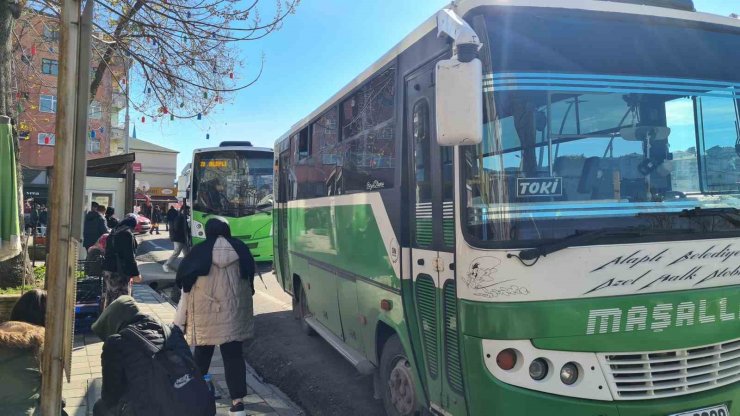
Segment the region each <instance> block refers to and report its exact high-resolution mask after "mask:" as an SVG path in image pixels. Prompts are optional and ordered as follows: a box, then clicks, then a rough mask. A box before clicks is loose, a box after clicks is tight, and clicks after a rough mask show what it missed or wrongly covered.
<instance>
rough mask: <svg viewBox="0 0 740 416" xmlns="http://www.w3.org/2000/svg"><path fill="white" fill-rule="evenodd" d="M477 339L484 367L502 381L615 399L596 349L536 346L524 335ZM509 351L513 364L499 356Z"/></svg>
mask: <svg viewBox="0 0 740 416" xmlns="http://www.w3.org/2000/svg"><path fill="white" fill-rule="evenodd" d="M479 342H481V347H482V353H483V362H484V363H485V366H486V369H487V370H488V372H489V373H490V374H491V375H492V376H493V377H494V378H496V379H497V380H499V381H501V382H503V383H506V384H510V385H512V386H517V387H521V388H524V389H529V390H534V391H541V392H544V393H550V394H556V395H559V396H564V397H576V398H580V399H589V400H602V401H613V400H615V397H614V396H612V392H611V385H610V384H609V381H607V376H606V375H605V373H604V370H603V369H602V368H603V366H602V365H601V364H600V362H599V357H598V355H597V354H596V353H593V352H583V351H558V350H545V349H540V348H537V347H535V346H534V345H533V344H532V341H531V340H528V339H520V340H511V339H507V340H498V339H484V340H481V341H479ZM511 352H515V353H516V361H517V364H514V365H513V366H511V360H510V359H503V358H507V357H508V356H510V355H511ZM500 364H503V365H500ZM510 367H511V368H510Z"/></svg>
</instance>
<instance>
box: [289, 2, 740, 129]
mask: <svg viewBox="0 0 740 416" xmlns="http://www.w3.org/2000/svg"><path fill="white" fill-rule="evenodd" d="M450 6H452V7H453V8H454V10H455V12H456V13H457V14H458V15H460V16H465V14H467V13H468V12H469V11H471V10H473V9H475V8H477V7H481V6H510V7H543V8H561V9H578V10H590V11H600V12H608V13H625V14H634V15H642V16H656V17H667V18H672V19H680V20H687V21H692V22H705V23H711V24H716V25H725V26H734V27H737V28H740V19H735V18H732V17H725V16H719V15H714V14H710V13H703V12H690V11H685V10H678V9H671V8H667V7H658V6H646V5H640V4H630V3H618V2H616V1H608V0H460V1H457V2H453V3H451V5H450ZM450 6H447V7H446V8H449V7H450ZM436 27H437V16H436V14H435V15H433V16H432V17H430V18H429V19H427V20H426V21H425V22H424V23H422V24H421V26H419V27H417V28H416V29H415V30H414V31H412V32H411V33H410V34H408V35H407V36H406V37H405V38H404V39H403V40H401V41H400V42H399V43H398V44H396V46H394V47H393V48H392V49H391V50H390V51H388V52H386V53H385V54H384V55H383V56H382V57H381V58H380V59H378V60H377V61H375V63H373V64H372V65H370V67H368V68H367V69H366V70H365V71H363V72H362V73H361V74H360V75H358V76H357V77H355V79H353V80H352V81H350V82H349V83H348V84H347V85H346V86H345V87H344V88H342V89H341V90H340V91H339V92H337V93H336V94H334V95H333V96H332V97H331V98H329V99H328V100H327V101H326V102H324V103H323V104H322V105H321V106H320V107H319V108H318V109H316V110H315V111H313V112H312V113H311V114H309V115H308V116H307V117H305V118H303V119H301V120H299V121H298V122H297V123H295V124H293V126H292V127H291V128H290V130H288V131H287V132H286V133H285V134H283V135H282V136H280V137H279V138H278V139H277V140H276V141H275V144H279V143H282V142H283V141H284V140H286V139H287V138H289V137H290V136H292V135H294V134H296V133H297V132H298V131H299V130H300V129H301V128H303V127H304V126H305V125H306V124H307V123H310V122H311V121H312V120H313V119H314V118H316V117H318V116H319V115H321V114H323V113H324V111H326V110H327V109H328V108H329V107H331V106H332V105H334V104H335V103H336V102H337V101H338V100H339V99H341V98H342V97H344V96H345V95H347V94H349V93H350V92H351V91H352V90H353V89H354V88H356V87H358V86H360V85H361V84H362V83H364V82H365V81H366V80H367V79H368V78H370V77H371V76H372V75H374V74H375V73H376V72H377V71H379V70H380V69H381V68H383V67H384V66H386V65H387V64H389V63H390V62H391V61H393V60H394V59H395V58H396V57H397V56H398V55H400V54H401V53H402V52H403V51H405V50H406V49H408V48H409V47H410V46H411V45H413V44H414V43H416V42H417V41H419V40H420V39H421V38H422V37H424V36H425V35H427V34H428V33H429V32H431V31H433V30H434V29H435V28H436Z"/></svg>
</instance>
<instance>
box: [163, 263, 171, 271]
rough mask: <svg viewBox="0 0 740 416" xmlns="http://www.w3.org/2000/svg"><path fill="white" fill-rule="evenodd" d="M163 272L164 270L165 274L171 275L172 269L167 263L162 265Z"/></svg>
mask: <svg viewBox="0 0 740 416" xmlns="http://www.w3.org/2000/svg"><path fill="white" fill-rule="evenodd" d="M162 270H164V272H165V273H171V272H172V269H170V266H168V265H167V263H165V264H163V265H162Z"/></svg>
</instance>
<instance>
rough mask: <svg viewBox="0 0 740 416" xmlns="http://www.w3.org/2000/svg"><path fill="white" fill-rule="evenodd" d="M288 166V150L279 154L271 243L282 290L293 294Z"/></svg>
mask: <svg viewBox="0 0 740 416" xmlns="http://www.w3.org/2000/svg"><path fill="white" fill-rule="evenodd" d="M289 165H290V150H286V151H284V152H282V153H280V156H279V159H278V167H277V168H278V169H277V172H275V173H276V174H277V185H278V186H277V187H276V190H277V198H276V201H277V204H276V205H275V208H276V209H275V216H276V218H274V223H273V227H275V229H277V230H278V232H277V233H275V232H273V235H274V236H277V238H276V239H275V241H274V243H273V247H274V249H273V251H274V257H275V259H274V261H275V270H276V272H277V273H278V279H280V282H281V283H282V286H283V288H285V289H288V290H290V292H292V293H295V292H293V279H291V278H290V273H289V271H288V270H289V267H288V233H289V232H290V231H289V229H288V203H287V202H288V195H289V192H290V189H289V186H290V184H289V181H288V166H289Z"/></svg>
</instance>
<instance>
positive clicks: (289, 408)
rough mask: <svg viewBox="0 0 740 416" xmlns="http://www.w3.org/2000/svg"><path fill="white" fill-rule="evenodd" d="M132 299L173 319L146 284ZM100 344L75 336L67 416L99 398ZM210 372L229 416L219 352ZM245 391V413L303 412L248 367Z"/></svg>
mask: <svg viewBox="0 0 740 416" xmlns="http://www.w3.org/2000/svg"><path fill="white" fill-rule="evenodd" d="M133 296H134V299H136V301H137V302H138V303H139V307H141V309H142V311H143V312H145V313H148V314H151V315H155V316H158V317H159V319H161V320H162V321H163V322H165V323H170V322H172V321H173V319H174V317H175V308H174V307H173V306H172V305H171V304H170V303H169V302H167V301H166V300H165V299H164V298H162V296H160V295H159V294H158V293H157V292H155V291H154V290H153V289H151V288H150V287H149V286H147V285H134V293H133ZM102 350H103V343H102V342H101V341H100V340H99V339H98V337H97V336H95V334H93V333H85V334H77V335H75V337H74V348H73V350H72V377H71V381H70V383H64V390H63V392H62V397H64V399H65V400H66V403H67V406H66V408H65V410H66V411H67V413H68V414H69V416H91V415H92V408H93V405H94V404H95V401H97V400H98V399H99V398H100V390H101V386H102V369H101V367H100V354H101V352H102ZM210 373H211V375H212V376H213V381H214V385H215V387H216V391H217V394H218V395H220V396H221V399H219V400H217V402H216V414H218V415H228V414H229V407H230V405H231V403H230V402H231V400H229V393H228V389H227V388H226V379H225V377H224V367H223V360H222V358H221V353H220V351H219V349H218V348H217V349H216V352H215V354H213V361H212V363H211V368H210ZM247 391H248V393H249V394H248V395H247V397H245V398H244V404H245V407H246V408H247V414H249V415H259V416H267V415H270V416H299V415H303V414H304V413H303V412H302V411H301V410H300V408H299V407H298V406H296V405H295V404H293V403H292V402H291V401H290V399H288V398H287V397H286V396H285V395H284V394H283V393H282V392H281V391H280V390H278V389H277V388H276V387H274V386H272V385H269V384H265V383H263V382H262V381H261V379H260V377H259V376H258V375H257V373H256V372H255V371H254V369H253V368H252V367H251V366H249V364H247Z"/></svg>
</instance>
